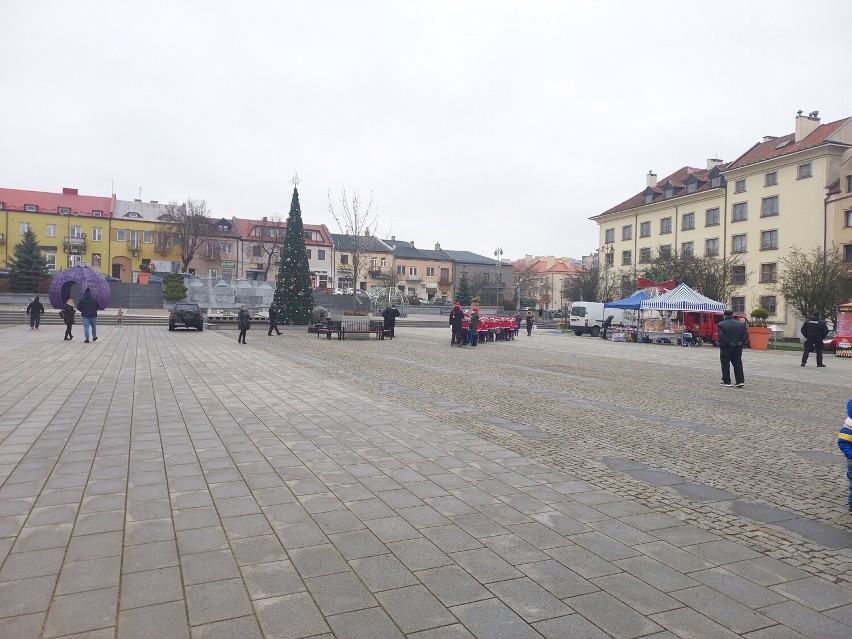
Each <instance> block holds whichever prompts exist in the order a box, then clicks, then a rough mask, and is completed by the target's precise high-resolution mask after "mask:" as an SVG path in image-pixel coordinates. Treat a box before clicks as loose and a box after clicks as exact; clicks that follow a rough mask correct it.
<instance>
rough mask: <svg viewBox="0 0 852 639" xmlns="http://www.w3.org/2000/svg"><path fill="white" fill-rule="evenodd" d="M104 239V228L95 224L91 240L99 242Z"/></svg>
mask: <svg viewBox="0 0 852 639" xmlns="http://www.w3.org/2000/svg"><path fill="white" fill-rule="evenodd" d="M103 239H104V230H103V229H102V228H101V227H100V226H96V227H94V228H93V229H92V241H93V242H100V241H101V240H103Z"/></svg>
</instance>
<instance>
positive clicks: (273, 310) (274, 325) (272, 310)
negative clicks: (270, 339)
mask: <svg viewBox="0 0 852 639" xmlns="http://www.w3.org/2000/svg"><path fill="white" fill-rule="evenodd" d="M272 331H275V333H276V334H277V335H281V331H279V330H278V307H277V306H275V304H270V305H269V335H272Z"/></svg>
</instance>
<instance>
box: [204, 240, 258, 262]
mask: <svg viewBox="0 0 852 639" xmlns="http://www.w3.org/2000/svg"><path fill="white" fill-rule="evenodd" d="M204 248H205V253H204V257H206V258H207V259H208V260H209V259H212V258H213V256H214V255H215V254H216V244H214V243H213V242H207V243H206V244H205V245H204ZM258 248H260V247H258Z"/></svg>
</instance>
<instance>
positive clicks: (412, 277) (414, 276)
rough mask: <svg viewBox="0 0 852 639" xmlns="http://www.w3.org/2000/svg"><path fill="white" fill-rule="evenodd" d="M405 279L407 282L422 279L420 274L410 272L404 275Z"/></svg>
mask: <svg viewBox="0 0 852 639" xmlns="http://www.w3.org/2000/svg"><path fill="white" fill-rule="evenodd" d="M405 279H406V280H408V281H409V282H420V281H421V280H423V276H422V275H411V274H409V275H406V276H405Z"/></svg>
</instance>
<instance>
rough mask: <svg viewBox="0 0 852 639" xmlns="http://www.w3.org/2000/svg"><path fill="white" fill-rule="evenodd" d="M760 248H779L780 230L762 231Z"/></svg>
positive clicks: (767, 249)
mask: <svg viewBox="0 0 852 639" xmlns="http://www.w3.org/2000/svg"><path fill="white" fill-rule="evenodd" d="M760 248H761V250H763V251H769V250H772V249H777V248H778V230H777V229H776V230H772V231H761V232H760Z"/></svg>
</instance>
